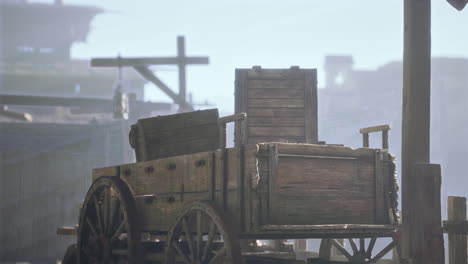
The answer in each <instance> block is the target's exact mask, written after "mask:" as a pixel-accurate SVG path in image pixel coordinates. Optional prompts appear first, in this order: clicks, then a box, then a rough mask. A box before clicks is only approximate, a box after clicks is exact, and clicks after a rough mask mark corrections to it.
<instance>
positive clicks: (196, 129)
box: [145, 123, 219, 148]
mask: <svg viewBox="0 0 468 264" xmlns="http://www.w3.org/2000/svg"><path fill="white" fill-rule="evenodd" d="M145 137H146V144H148V145H147V147H149V146H151V147H156V148H157V147H158V146H160V145H169V144H173V143H179V142H186V141H193V140H197V139H206V138H211V139H213V138H218V137H219V131H218V123H211V124H206V125H199V126H193V127H189V128H177V129H173V130H163V131H154V130H153V131H145Z"/></svg>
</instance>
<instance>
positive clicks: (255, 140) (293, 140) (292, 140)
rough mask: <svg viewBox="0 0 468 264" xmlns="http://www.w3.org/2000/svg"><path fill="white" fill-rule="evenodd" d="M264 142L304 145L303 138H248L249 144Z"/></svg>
mask: <svg viewBox="0 0 468 264" xmlns="http://www.w3.org/2000/svg"><path fill="white" fill-rule="evenodd" d="M265 142H284V143H305V139H304V137H292V136H282V137H281V138H278V137H274V136H271V137H250V139H249V143H250V144H256V143H265Z"/></svg>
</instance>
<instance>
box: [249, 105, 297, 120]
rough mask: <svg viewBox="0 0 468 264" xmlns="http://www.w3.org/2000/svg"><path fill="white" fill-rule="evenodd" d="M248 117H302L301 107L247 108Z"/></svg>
mask: <svg viewBox="0 0 468 264" xmlns="http://www.w3.org/2000/svg"><path fill="white" fill-rule="evenodd" d="M248 116H249V117H248V118H251V117H278V118H279V117H302V118H303V117H304V109H303V108H276V107H271V108H266V107H265V108H249V109H248Z"/></svg>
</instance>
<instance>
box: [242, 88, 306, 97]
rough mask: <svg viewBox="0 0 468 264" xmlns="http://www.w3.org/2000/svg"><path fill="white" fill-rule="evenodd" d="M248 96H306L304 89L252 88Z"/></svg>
mask: <svg viewBox="0 0 468 264" xmlns="http://www.w3.org/2000/svg"><path fill="white" fill-rule="evenodd" d="M248 97H249V98H251V99H253V98H277V99H294V98H304V89H292V88H291V89H290V88H286V89H268V90H267V89H252V88H250V89H249V91H248Z"/></svg>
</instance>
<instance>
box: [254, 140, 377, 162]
mask: <svg viewBox="0 0 468 264" xmlns="http://www.w3.org/2000/svg"><path fill="white" fill-rule="evenodd" d="M268 145H269V144H259V150H260V152H262V151H267V150H268ZM276 145H278V151H279V153H281V154H296V155H316V156H336V157H355V158H359V159H369V160H374V153H375V151H376V150H374V149H368V148H359V149H352V148H349V147H342V146H334V145H311V144H289V143H276Z"/></svg>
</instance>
